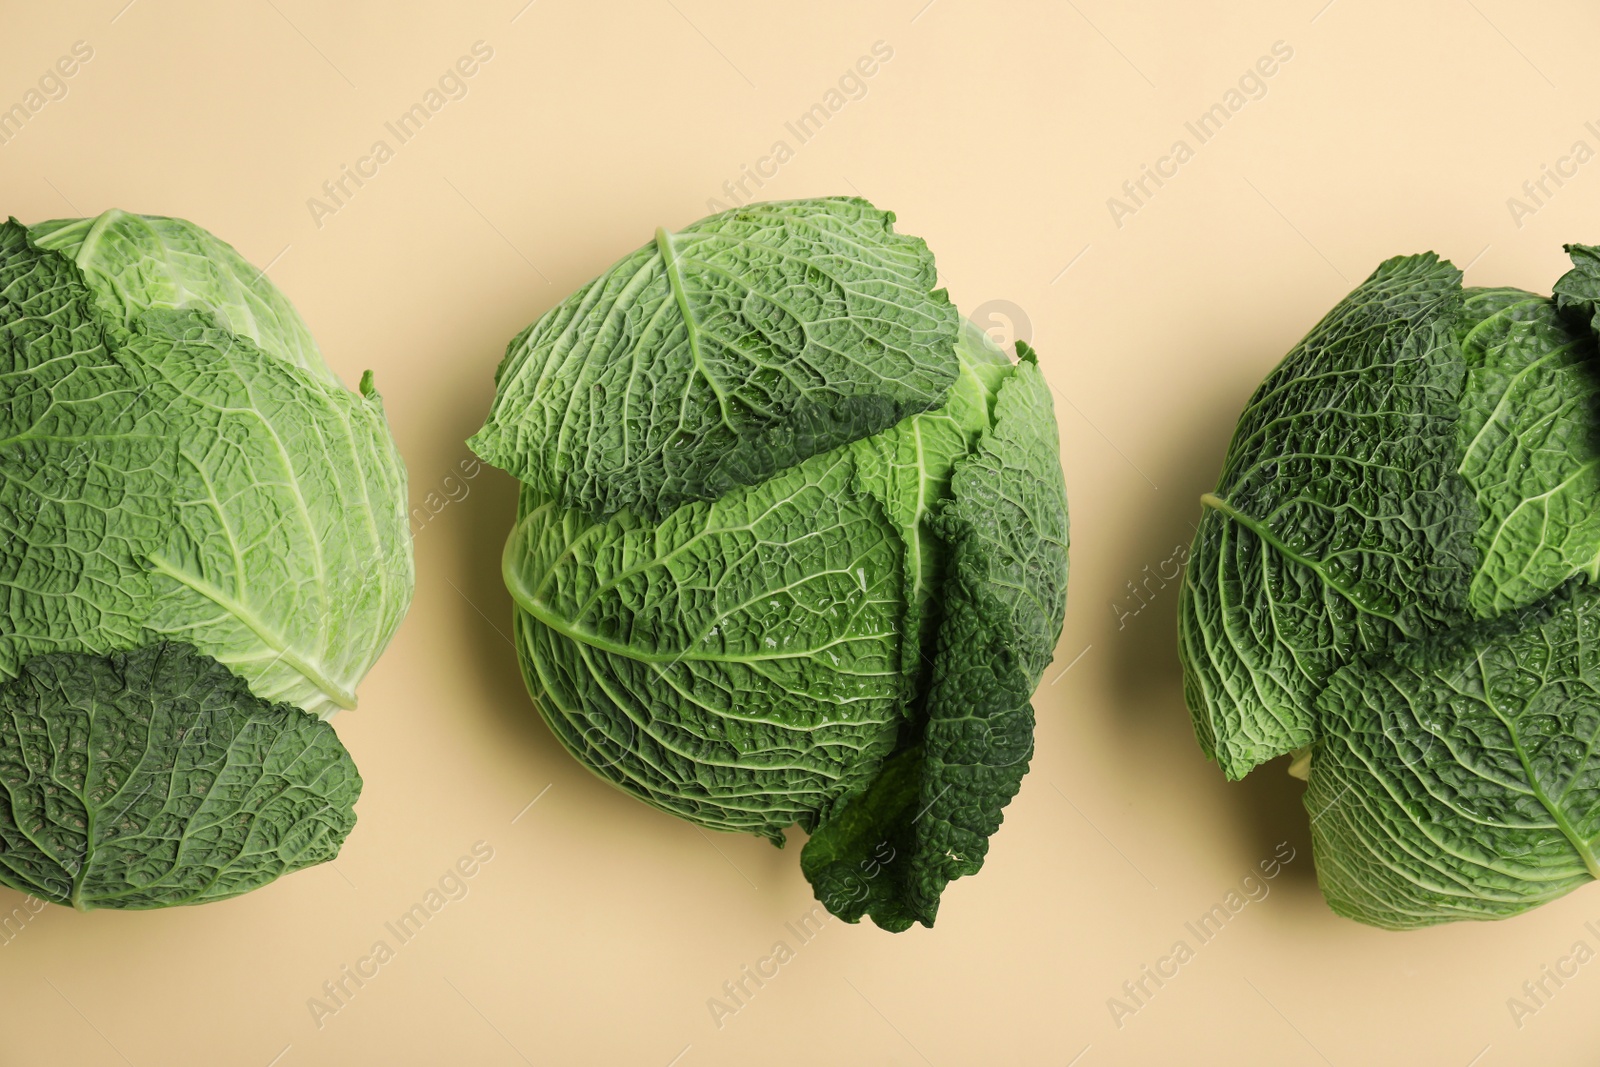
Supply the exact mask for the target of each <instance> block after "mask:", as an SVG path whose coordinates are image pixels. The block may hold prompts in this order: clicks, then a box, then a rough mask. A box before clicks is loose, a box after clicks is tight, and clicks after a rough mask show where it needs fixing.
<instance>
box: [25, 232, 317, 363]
mask: <svg viewBox="0 0 1600 1067" xmlns="http://www.w3.org/2000/svg"><path fill="white" fill-rule="evenodd" d="M28 234H29V236H30V237H32V238H33V241H34V243H35V244H36V245H38V246H39V247H40V248H49V249H53V250H55V251H58V252H60V253H61V254H62V255H64V256H66V257H67V258H68V259H70V260H72V261H73V262H74V263H76V264H77V265H78V269H79V270H81V271H82V272H83V273H84V276H85V277H86V278H88V279H89V280H90V285H91V286H92V288H93V289H94V291H95V295H96V297H97V298H98V299H99V300H100V302H101V305H102V307H104V308H105V309H106V310H107V311H108V312H109V313H110V314H111V315H112V316H113V317H114V319H115V321H119V322H121V323H122V324H123V325H124V326H128V327H131V326H132V324H133V323H134V321H135V320H137V319H138V318H139V317H140V316H142V315H143V314H144V313H145V312H147V311H151V310H167V311H179V310H190V311H197V312H202V313H204V314H207V315H209V316H210V317H211V318H212V319H213V321H214V322H215V324H216V325H217V326H219V327H221V328H222V329H224V330H227V331H228V332H229V333H232V334H236V335H237V336H239V337H244V338H247V339H249V340H250V341H252V342H254V344H255V346H256V347H257V348H259V349H261V350H262V351H263V352H266V353H268V354H269V355H274V356H277V357H278V358H280V359H284V360H287V361H289V362H290V363H293V364H294V365H295V366H297V367H299V368H300V369H301V370H303V371H305V372H306V373H307V374H310V375H311V376H312V377H314V378H316V379H318V380H319V381H321V382H323V383H324V384H326V385H330V386H334V387H338V385H339V380H338V379H337V378H336V377H335V376H334V374H333V372H332V371H331V370H329V369H328V365H327V363H325V362H324V361H323V359H322V353H321V351H320V350H319V349H318V348H317V343H316V341H315V340H314V339H313V338H312V336H311V331H310V329H308V328H307V326H306V324H305V321H304V320H302V319H301V318H300V313H299V312H297V311H296V310H295V309H294V305H292V304H291V303H289V300H288V298H287V297H285V296H284V295H283V293H282V292H280V291H279V290H278V287H277V286H275V285H273V284H272V283H271V282H270V281H268V280H267V278H266V275H265V274H264V273H263V272H262V270H260V269H259V268H257V267H254V266H252V265H251V264H250V263H248V262H246V260H245V258H244V257H243V256H241V255H239V253H238V252H236V251H234V248H233V246H232V245H230V244H228V243H227V242H225V241H221V240H219V239H218V238H216V237H215V236H213V235H212V234H211V233H210V232H208V231H207V230H205V229H202V228H201V227H199V226H196V225H195V224H194V223H192V222H185V221H184V220H182V219H169V218H162V217H160V216H155V215H131V214H129V213H128V212H125V211H116V210H112V211H107V212H106V213H105V214H103V215H99V216H97V217H95V218H92V219H55V220H53V221H50V222H41V223H36V224H34V225H33V226H30V227H28Z"/></svg>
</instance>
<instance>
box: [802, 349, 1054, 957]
mask: <svg viewBox="0 0 1600 1067" xmlns="http://www.w3.org/2000/svg"><path fill="white" fill-rule="evenodd" d="M1023 353H1024V357H1025V358H1024V362H1022V363H1020V364H1019V365H1018V366H1017V368H1016V369H1015V371H1014V372H1013V374H1012V375H1011V376H1010V377H1009V378H1007V379H1006V380H1005V382H1004V384H1002V385H1001V387H1000V392H999V397H998V399H997V401H996V403H995V416H994V417H995V423H994V426H993V428H992V429H991V430H990V431H988V432H987V433H985V434H984V435H983V437H982V439H981V440H980V442H979V445H978V448H977V449H976V450H975V452H974V453H973V454H972V455H971V456H969V457H968V458H966V459H964V460H962V461H961V462H959V463H958V464H957V465H956V470H955V474H954V476H953V478H952V480H951V498H950V500H949V501H947V502H946V504H945V505H944V506H943V508H942V509H941V510H940V511H939V512H938V514H937V516H936V518H935V521H934V528H935V531H936V533H937V534H938V536H939V537H940V539H941V540H942V541H943V542H944V543H945V544H946V545H948V546H949V556H948V558H949V560H950V566H949V569H948V571H947V576H946V578H945V580H944V583H943V584H942V586H941V588H940V601H941V604H942V606H943V611H944V615H943V619H942V620H941V622H940V626H939V632H938V640H937V644H936V646H935V649H934V667H933V679H932V685H931V688H930V690H929V693H928V696H927V700H926V712H925V720H924V722H923V724H922V728H923V736H922V738H921V740H920V741H918V742H917V743H916V744H915V745H913V746H911V747H909V748H907V749H906V750H904V751H902V752H901V753H899V754H897V755H896V756H895V757H894V758H893V759H891V760H890V761H889V763H888V764H886V765H885V769H884V771H883V773H882V774H881V775H880V778H879V780H878V781H877V782H875V783H874V785H873V787H872V789H870V790H868V791H867V792H866V793H864V794H862V795H861V796H860V797H857V798H856V799H854V800H853V801H852V802H851V803H850V804H848V805H846V807H845V809H844V810H843V811H842V812H841V813H840V815H839V816H837V817H836V818H835V820H834V821H832V822H829V823H825V824H824V825H823V826H822V827H821V828H820V829H819V830H818V832H817V833H816V834H815V835H814V836H813V837H812V838H811V840H810V841H809V842H808V843H807V844H806V848H805V850H804V852H803V853H802V855H801V866H802V869H803V870H804V871H805V873H806V876H807V877H808V878H809V879H810V880H811V882H812V885H813V887H814V888H815V889H816V891H817V896H818V899H820V900H821V901H822V902H823V904H824V906H826V907H827V908H828V910H829V911H831V912H833V913H834V914H835V915H838V916H840V917H841V918H844V919H846V920H847V921H851V922H855V921H858V920H859V919H860V918H861V916H862V915H863V914H870V915H871V916H872V919H873V921H874V922H875V923H877V924H878V925H879V926H882V927H884V928H885V929H888V930H903V929H905V928H906V927H908V926H910V925H911V924H912V923H913V922H920V923H922V924H923V925H925V926H931V925H933V922H934V919H935V916H936V915H937V913H938V907H939V898H940V895H941V894H942V893H943V891H944V888H945V886H946V885H948V884H949V882H950V881H952V880H953V879H956V878H960V877H962V876H963V875H969V874H973V873H976V872H977V871H978V869H979V868H980V867H981V866H982V865H983V860H984V857H985V856H986V854H987V852H988V847H989V838H990V837H991V836H992V835H993V834H994V833H995V831H996V830H998V829H999V826H1000V822H1001V811H1002V809H1003V808H1004V807H1005V806H1006V804H1007V803H1009V801H1010V800H1011V798H1012V797H1013V796H1015V795H1016V793H1017V790H1018V788H1019V787H1020V785H1021V782H1022V777H1023V775H1024V774H1026V773H1027V769H1028V761H1029V759H1031V757H1032V754H1033V724H1034V717H1033V708H1032V707H1031V706H1030V705H1029V703H1028V701H1029V698H1030V697H1031V695H1032V693H1033V689H1034V686H1035V685H1036V684H1038V681H1039V677H1040V673H1041V672H1042V671H1043V670H1044V668H1045V666H1046V665H1047V664H1048V663H1049V661H1050V656H1051V654H1052V651H1053V650H1054V647H1055V644H1056V641H1057V639H1058V638H1059V637H1060V635H1061V624H1062V620H1063V616H1064V611H1065V598H1066V585H1067V541H1068V530H1067V503H1066V490H1065V484H1064V481H1063V478H1062V473H1061V462H1060V457H1059V452H1058V449H1059V445H1058V438H1057V436H1056V426H1055V417H1054V414H1053V412H1052V405H1051V401H1050V392H1049V387H1048V386H1047V385H1046V384H1045V381H1044V377H1043V376H1042V375H1041V374H1040V373H1039V369H1038V367H1037V366H1036V365H1035V364H1034V362H1032V359H1031V353H1028V352H1027V350H1026V349H1025V348H1024V350H1023ZM886 857H889V858H886Z"/></svg>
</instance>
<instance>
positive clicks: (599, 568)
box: [470, 199, 1067, 930]
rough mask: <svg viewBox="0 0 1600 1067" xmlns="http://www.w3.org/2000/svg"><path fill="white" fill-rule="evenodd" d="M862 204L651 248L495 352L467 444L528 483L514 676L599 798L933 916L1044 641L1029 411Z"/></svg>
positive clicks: (980, 839)
mask: <svg viewBox="0 0 1600 1067" xmlns="http://www.w3.org/2000/svg"><path fill="white" fill-rule="evenodd" d="M893 220H894V216H893V215H891V214H889V213H888V212H882V211H879V210H877V209H876V208H874V207H872V206H871V205H870V204H868V203H867V202H866V201H863V200H858V199H828V200H805V201H791V202H786V203H772V204H756V205H751V206H749V207H745V208H739V209H735V210H733V211H728V212H724V213H722V214H720V215H713V216H711V217H710V218H707V219H703V220H701V221H700V222H698V223H695V224H694V225H693V226H690V227H688V228H687V229H686V230H684V231H683V232H682V233H679V234H669V233H667V232H666V231H664V230H663V231H658V232H657V236H656V240H655V241H654V242H653V243H652V244H649V245H646V246H645V247H644V248H642V249H640V250H639V251H638V252H636V253H634V254H633V255H631V256H628V257H626V258H624V259H623V260H622V261H621V262H619V263H618V264H617V265H616V266H615V267H613V268H612V269H611V270H610V271H608V272H607V273H606V274H604V275H602V276H601V277H600V278H598V279H596V280H595V281H594V282H591V283H590V284H589V285H587V286H585V287H584V288H583V289H581V290H579V291H578V292H577V293H576V294H574V295H573V296H572V297H570V298H569V299H567V300H566V301H564V302H563V303H562V304H560V305H559V306H557V307H556V308H554V309H552V310H551V311H550V312H549V313H547V314H546V315H545V316H544V317H543V318H541V319H540V320H539V321H538V322H535V323H534V324H533V325H532V326H531V327H529V328H528V329H527V330H526V331H524V332H523V333H522V334H521V335H520V336H519V337H517V338H516V339H515V340H513V341H512V343H511V346H510V348H509V349H508V351H507V354H506V359H505V361H504V362H503V363H502V364H501V367H500V370H499V373H498V374H497V376H496V385H497V390H496V396H495V401H494V405H493V408H492V409H491V411H490V414H489V418H488V421H487V422H486V423H485V425H484V427H483V429H482V430H480V431H479V432H478V434H477V435H476V436H475V437H473V439H472V441H471V442H470V443H471V445H472V447H473V448H474V449H475V450H476V451H477V452H478V453H479V455H481V456H483V457H484V458H485V459H487V460H488V461H490V462H492V463H496V464H497V465H500V466H503V467H505V468H506V469H507V470H509V471H510V472H511V473H513V474H515V475H516V476H517V477H518V478H519V479H521V480H522V482H523V486H522V492H521V496H520V502H519V507H518V519H517V524H516V526H515V528H514V529H513V531H512V533H511V536H510V538H509V540H508V541H507V544H506V551H505V558H504V572H505V581H506V586H507V588H508V589H509V590H510V591H511V595H512V598H513V600H514V601H515V603H516V612H515V619H514V625H515V633H516V641H517V646H518V651H519V653H520V656H521V660H522V667H523V674H524V677H525V679H526V680H527V683H528V688H529V691H530V692H531V693H532V695H533V697H534V700H535V702H536V704H537V705H538V706H539V709H540V711H541V712H542V713H543V715H544V717H545V719H546V721H547V722H548V723H549V724H550V727H551V729H552V730H553V731H554V733H555V734H556V736H557V737H558V738H560V740H561V741H562V743H563V744H564V745H565V746H566V747H567V748H568V749H569V750H570V751H571V752H572V753H573V754H574V755H575V756H576V757H577V758H578V759H579V760H581V761H582V762H583V763H585V764H586V765H588V766H589V767H590V768H591V769H593V770H594V771H595V772H596V773H597V774H599V775H600V776H601V777H602V778H605V779H606V780H608V781H611V782H612V783H614V784H616V785H618V786H619V787H621V788H623V789H625V790H627V791H628V792H630V793H632V794H634V795H635V796H638V797H639V798H641V799H643V800H645V801H646V802H647V803H650V804H653V805H655V806H656V807H659V808H661V809H663V810H665V811H668V812H670V813H672V814H675V815H678V816H681V817H683V818H686V819H689V820H690V821H692V822H695V823H697V824H699V825H701V826H704V827H708V828H713V829H719V830H741V831H746V832H749V833H754V834H759V835H761V836H763V837H766V838H768V839H769V840H771V841H772V842H773V843H774V844H778V845H780V846H781V845H782V844H783V842H784V833H785V830H786V829H787V828H788V827H789V826H791V825H795V824H799V825H800V826H801V827H802V828H804V829H805V830H806V831H807V832H809V833H810V834H811V835H812V837H811V839H810V841H809V843H808V844H807V845H806V848H805V850H804V852H803V854H802V856H801V866H802V868H803V869H804V871H805V873H806V874H807V876H808V877H809V878H810V879H811V881H812V883H813V885H814V887H815V888H816V890H817V893H818V896H819V897H820V899H821V900H822V901H823V903H824V904H825V905H826V906H827V907H828V908H829V909H830V910H831V911H833V912H834V913H835V914H837V915H840V916H843V917H844V918H847V919H849V920H850V921H852V922H853V921H857V920H859V919H860V918H861V917H862V915H864V914H870V915H871V916H872V918H873V920H874V921H875V922H877V923H878V924H879V925H880V926H883V927H885V928H887V929H891V930H902V929H905V928H906V927H908V926H910V925H911V924H912V923H913V922H921V923H923V924H925V925H931V924H932V923H933V921H934V917H935V914H936V912H937V909H938V902H939V896H940V893H941V892H942V890H943V888H944V886H945V885H946V884H947V883H948V882H949V881H950V880H951V879H953V878H957V877H960V876H961V875H963V874H971V873H973V872H975V871H977V870H978V868H979V867H980V866H981V865H982V862H983V857H984V854H985V852H986V851H987V848H988V839H989V837H990V836H991V835H992V834H993V833H994V832H995V830H996V829H997V828H998V827H999V824H1000V818H1001V816H1000V812H1001V809H1002V808H1003V807H1004V806H1005V804H1006V803H1007V802H1008V801H1009V800H1010V799H1011V797H1012V796H1014V795H1015V794H1016V792H1017V789H1018V787H1019V785H1020V783H1021V779H1022V775H1023V773H1024V772H1025V771H1026V769H1027V763H1028V759H1029V757H1030V756H1031V754H1032V746H1033V712H1032V709H1031V708H1030V707H1029V704H1028V701H1029V698H1030V695H1031V693H1032V691H1033V687H1034V686H1035V685H1036V684H1037V682H1038V680H1039V676H1040V673H1041V672H1042V671H1043V670H1044V667H1045V665H1046V664H1047V663H1048V662H1049V659H1050V655H1051V652H1052V650H1053V648H1054V645H1055V642H1056V639H1057V637H1058V636H1059V635H1060V630H1061V622H1062V612H1063V607H1064V597H1065V591H1066V571H1067V558H1066V551H1067V514H1066V495H1065V489H1064V486H1063V484H1062V475H1061V466H1060V461H1059V458H1058V455H1057V449H1058V445H1057V438H1056V429H1055V420H1054V415H1053V413H1052V410H1051V402H1050V395H1049V391H1048V387H1047V386H1046V385H1045V384H1044V379H1043V377H1042V376H1041V375H1040V373H1039V370H1038V367H1037V366H1036V362H1035V360H1034V357H1033V355H1032V353H1031V351H1029V350H1028V349H1027V348H1026V346H1025V345H1019V349H1020V350H1021V352H1022V354H1023V361H1022V362H1021V363H1020V364H1017V365H1013V364H1012V363H1011V361H1010V360H1009V359H1007V358H1006V356H1005V355H1004V354H1003V353H1002V352H1000V350H999V349H997V348H996V347H995V346H994V345H993V343H992V342H990V341H989V340H988V338H987V337H985V336H984V335H983V334H982V333H980V332H979V331H978V330H977V329H976V327H973V326H972V325H971V324H968V323H963V322H962V321H961V320H960V319H959V316H958V315H957V314H956V312H955V309H954V308H953V307H952V306H951V305H950V303H949V301H948V300H947V298H946V297H945V294H944V292H943V290H935V289H933V288H932V287H933V285H934V277H935V272H934V266H933V258H932V255H931V254H930V253H929V252H928V250H927V248H926V246H925V245H924V244H923V243H922V242H921V241H919V240H917V239H915V238H911V237H906V236H903V235H900V234H897V233H895V232H894V230H893V228H892V223H893Z"/></svg>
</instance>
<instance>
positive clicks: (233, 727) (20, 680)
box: [0, 642, 361, 911]
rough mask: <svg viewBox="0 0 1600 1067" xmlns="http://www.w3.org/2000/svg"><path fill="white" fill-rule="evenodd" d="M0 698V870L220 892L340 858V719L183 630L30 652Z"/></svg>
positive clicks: (162, 893) (73, 892)
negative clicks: (234, 666)
mask: <svg viewBox="0 0 1600 1067" xmlns="http://www.w3.org/2000/svg"><path fill="white" fill-rule="evenodd" d="M0 706H4V707H5V708H6V711H7V714H6V715H5V716H4V717H0V784H3V785H4V787H5V789H4V792H3V793H0V876H3V877H4V879H5V882H6V884H8V885H11V886H12V887H14V888H17V889H23V890H26V891H27V892H29V893H32V894H33V895H34V896H36V897H38V898H39V899H41V900H49V901H54V902H55V903H57V904H71V905H72V906H73V907H76V908H78V909H80V910H84V911H87V910H88V909H90V908H160V907H165V906H167V905H169V904H203V903H205V902H207V901H211V900H222V899H224V898H226V897H231V896H236V895H238V894H240V893H245V892H248V891H250V890H252V889H255V888H256V887H258V886H261V885H264V884H265V883H267V882H270V881H272V880H273V879H274V878H276V877H278V876H279V875H280V874H285V873H287V872H289V871H293V870H298V869H300V868H301V867H308V866H310V865H312V864H314V863H321V862H322V861H324V860H329V859H332V858H333V857H334V856H336V855H338V852H339V845H340V843H341V842H343V840H344V838H345V835H346V834H348V833H349V832H350V828H351V827H352V826H354V825H355V821H356V820H355V813H354V812H353V811H352V807H353V805H354V804H355V802H356V797H357V796H359V795H360V793H361V779H360V777H359V776H358V775H357V774H356V768H355V764H354V763H352V762H351V761H350V756H349V754H348V753H347V752H345V750H344V746H342V745H340V744H339V740H338V738H337V737H335V736H334V733H333V728H332V727H331V726H329V725H328V724H327V723H326V722H324V721H322V720H320V719H317V718H316V717H315V716H312V715H307V714H306V713H304V712H302V711H300V710H299V709H298V708H292V707H290V706H288V705H287V704H268V703H267V702H266V701H264V700H261V699H259V698H258V697H256V696H254V695H252V694H251V692H250V690H249V688H248V687H247V686H246V685H245V684H244V682H243V681H242V680H241V679H240V678H239V677H238V676H237V675H235V674H233V673H232V672H231V671H229V670H228V669H227V668H226V667H224V666H222V665H221V664H220V663H218V662H217V661H216V660H214V659H212V658H211V657H209V656H204V655H201V654H200V653H198V652H196V651H195V650H194V649H192V648H190V647H189V646H187V645H179V644H167V643H166V642H161V643H158V644H155V645H149V646H146V647H144V648H140V649H135V650H134V651H132V652H115V653H112V654H111V655H108V656H95V655H90V654H87V653H81V652H56V653H51V654H49V655H45V656H35V657H34V658H33V659H31V660H29V661H28V663H27V664H26V666H24V667H23V669H22V674H21V675H20V676H19V677H17V678H14V679H12V680H11V681H10V682H7V683H5V684H4V686H3V689H0Z"/></svg>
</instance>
